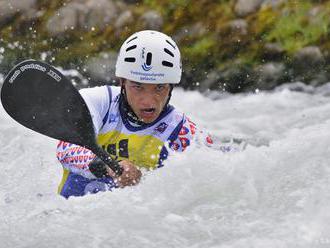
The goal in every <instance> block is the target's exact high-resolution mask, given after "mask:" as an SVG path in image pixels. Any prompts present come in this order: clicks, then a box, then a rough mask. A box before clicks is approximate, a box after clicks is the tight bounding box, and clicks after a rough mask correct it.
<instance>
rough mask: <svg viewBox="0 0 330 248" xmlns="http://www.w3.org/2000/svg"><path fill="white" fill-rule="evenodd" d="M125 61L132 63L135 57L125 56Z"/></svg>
mask: <svg viewBox="0 0 330 248" xmlns="http://www.w3.org/2000/svg"><path fill="white" fill-rule="evenodd" d="M125 61H126V62H130V63H134V62H135V58H132V57H128V58H125Z"/></svg>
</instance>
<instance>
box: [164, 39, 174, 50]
mask: <svg viewBox="0 0 330 248" xmlns="http://www.w3.org/2000/svg"><path fill="white" fill-rule="evenodd" d="M166 42H167V43H168V44H170V46H171V47H173V48H174V49H175V46H174V45H173V44H172V43H171V42H169V41H168V40H166Z"/></svg>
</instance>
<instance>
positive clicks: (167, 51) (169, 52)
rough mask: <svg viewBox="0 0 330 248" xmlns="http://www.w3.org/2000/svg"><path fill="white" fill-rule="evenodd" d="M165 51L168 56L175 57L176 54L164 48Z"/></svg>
mask: <svg viewBox="0 0 330 248" xmlns="http://www.w3.org/2000/svg"><path fill="white" fill-rule="evenodd" d="M164 51H165V52H166V53H167V54H169V55H170V56H172V57H174V54H173V53H172V52H171V51H170V50H168V49H167V48H164Z"/></svg>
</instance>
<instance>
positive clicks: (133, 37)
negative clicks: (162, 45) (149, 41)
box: [126, 36, 137, 44]
mask: <svg viewBox="0 0 330 248" xmlns="http://www.w3.org/2000/svg"><path fill="white" fill-rule="evenodd" d="M135 39H137V36H135V37H133V38H132V39H130V40H129V41H127V42H126V44H128V43H130V42H131V41H133V40H135Z"/></svg>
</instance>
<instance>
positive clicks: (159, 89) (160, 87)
mask: <svg viewBox="0 0 330 248" xmlns="http://www.w3.org/2000/svg"><path fill="white" fill-rule="evenodd" d="M163 89H165V86H164V85H158V86H157V90H158V91H161V90H163Z"/></svg>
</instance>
